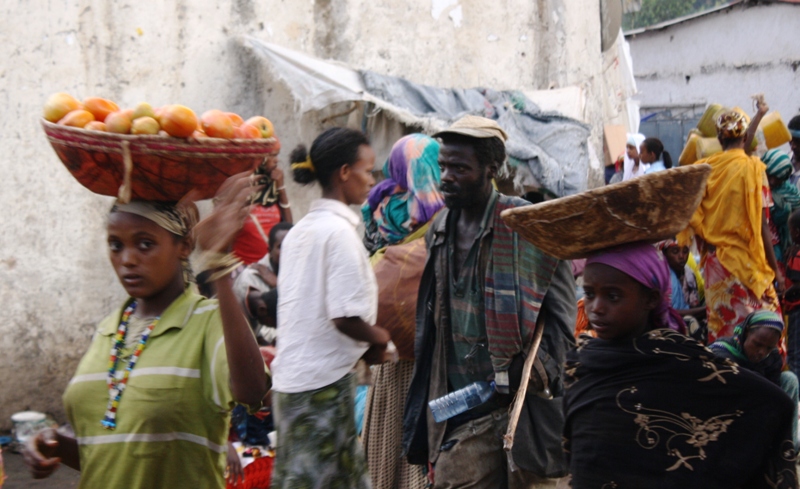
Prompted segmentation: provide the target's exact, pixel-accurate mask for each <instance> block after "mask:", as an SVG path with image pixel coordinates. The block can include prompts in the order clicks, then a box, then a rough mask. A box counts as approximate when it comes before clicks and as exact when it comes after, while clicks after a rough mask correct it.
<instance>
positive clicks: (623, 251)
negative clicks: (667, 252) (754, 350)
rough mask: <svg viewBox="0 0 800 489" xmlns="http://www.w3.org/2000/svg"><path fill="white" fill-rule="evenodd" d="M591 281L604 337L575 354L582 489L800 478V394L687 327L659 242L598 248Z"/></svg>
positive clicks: (574, 453)
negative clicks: (798, 464)
mask: <svg viewBox="0 0 800 489" xmlns="http://www.w3.org/2000/svg"><path fill="white" fill-rule="evenodd" d="M584 289H585V291H586V297H585V306H584V307H585V309H586V315H587V317H588V320H589V322H590V323H591V325H592V328H593V329H594V330H595V332H596V334H597V338H589V337H587V336H583V337H581V338H580V339H579V341H578V348H576V349H573V350H572V351H570V352H569V354H568V355H567V361H566V369H565V373H566V384H567V391H566V396H565V398H564V410H565V415H566V423H565V429H564V447H565V450H566V454H567V458H568V460H569V463H570V472H571V474H572V481H571V484H572V487H573V489H584V488H590V487H592V488H597V487H648V488H673V487H707V488H710V487H714V488H728V487H751V488H762V487H763V488H766V487H773V488H776V487H780V488H787V489H788V488H795V487H797V474H796V471H795V457H794V454H795V451H794V446H793V441H794V440H793V436H792V434H791V428H792V415H793V413H794V407H793V406H792V402H791V401H790V400H789V398H788V397H787V396H786V394H785V393H784V392H783V391H781V389H780V388H779V387H778V386H776V385H773V384H772V383H770V382H767V381H766V380H765V379H764V378H762V377H761V376H760V375H758V374H756V373H754V372H751V371H749V370H746V369H744V368H741V367H739V366H737V365H735V364H734V363H733V362H731V361H730V360H727V359H723V358H718V357H715V356H714V355H713V354H712V353H711V352H709V351H708V349H706V348H704V347H703V346H702V345H701V344H700V343H698V342H697V341H695V340H693V339H691V338H689V337H687V336H685V335H683V334H681V333H680V332H681V331H682V330H683V326H684V325H683V321H682V320H681V318H680V316H679V315H678V314H677V313H676V312H675V311H674V310H673V309H672V307H671V305H670V301H669V300H668V296H669V289H670V277H669V272H668V270H667V265H666V263H665V260H664V259H663V257H662V256H661V255H660V254H659V252H658V250H657V249H656V248H655V247H654V246H652V245H650V244H646V243H634V244H628V245H624V246H621V247H618V248H613V249H607V250H604V251H602V252H598V253H597V254H595V255H594V256H592V257H590V258H589V260H588V262H587V265H586V271H585V273H584ZM631 461H635V463H631Z"/></svg>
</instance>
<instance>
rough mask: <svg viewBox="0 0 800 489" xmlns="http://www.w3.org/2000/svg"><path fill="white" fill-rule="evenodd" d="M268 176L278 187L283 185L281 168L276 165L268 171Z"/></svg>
mask: <svg viewBox="0 0 800 489" xmlns="http://www.w3.org/2000/svg"><path fill="white" fill-rule="evenodd" d="M269 177H270V178H271V179H272V180H274V181H275V185H276V186H277V187H278V188H281V187H283V170H281V169H280V168H278V167H277V166H276V167H275V168H273V169H272V171H271V172H269Z"/></svg>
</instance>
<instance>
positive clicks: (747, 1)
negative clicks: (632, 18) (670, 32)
mask: <svg viewBox="0 0 800 489" xmlns="http://www.w3.org/2000/svg"><path fill="white" fill-rule="evenodd" d="M770 3H792V4H797V5H800V0H767V1H763V0H761V1H759V0H732V1H730V2H728V3H726V4H724V5H720V6H718V7H714V8H712V9H708V10H704V11H702V12H697V13H694V14H691V15H685V16H683V17H678V18H677V19H672V20H668V21H666V22H661V23H659V24H653V25H650V26H647V27H641V28H639V29H632V30H630V31H628V32H625V33H624V34H625V37H629V36H635V35H638V34H644V33H646V32H653V31H660V30H662V29H666V28H667V27H671V26H673V25H677V24H682V23H684V22H688V21H691V20H694V19H698V18H700V17H705V16H707V15H711V14H715V13H718V12H722V11H724V10H730V9H732V8H734V7H736V6H737V5H740V4H741V5H742V7H745V8H746V7H748V6H751V5H758V4H770Z"/></svg>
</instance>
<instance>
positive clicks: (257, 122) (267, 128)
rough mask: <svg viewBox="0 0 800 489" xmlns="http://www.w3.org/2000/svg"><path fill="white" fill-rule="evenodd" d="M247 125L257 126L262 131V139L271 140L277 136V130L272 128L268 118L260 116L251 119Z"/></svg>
mask: <svg viewBox="0 0 800 489" xmlns="http://www.w3.org/2000/svg"><path fill="white" fill-rule="evenodd" d="M247 124H250V125H253V126H256V128H258V130H259V131H261V137H262V138H271V137H272V136H274V135H275V128H274V127H272V122H270V120H269V119H267V118H266V117H261V116H260V115H257V116H255V117H251V118H249V119H247Z"/></svg>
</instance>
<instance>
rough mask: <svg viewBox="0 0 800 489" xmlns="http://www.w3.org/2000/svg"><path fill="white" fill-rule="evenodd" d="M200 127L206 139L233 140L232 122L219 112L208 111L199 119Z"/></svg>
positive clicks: (223, 113)
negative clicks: (206, 136)
mask: <svg viewBox="0 0 800 489" xmlns="http://www.w3.org/2000/svg"><path fill="white" fill-rule="evenodd" d="M200 125H201V126H202V127H203V132H205V133H206V134H207V135H208V137H211V138H223V139H231V138H233V121H231V118H230V117H228V116H227V115H226V114H225V112H222V111H221V110H216V109H215V110H209V111H207V112H204V113H203V115H202V116H201V117H200Z"/></svg>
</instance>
